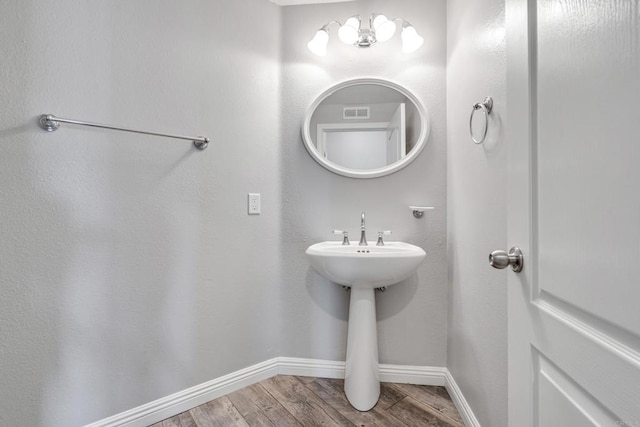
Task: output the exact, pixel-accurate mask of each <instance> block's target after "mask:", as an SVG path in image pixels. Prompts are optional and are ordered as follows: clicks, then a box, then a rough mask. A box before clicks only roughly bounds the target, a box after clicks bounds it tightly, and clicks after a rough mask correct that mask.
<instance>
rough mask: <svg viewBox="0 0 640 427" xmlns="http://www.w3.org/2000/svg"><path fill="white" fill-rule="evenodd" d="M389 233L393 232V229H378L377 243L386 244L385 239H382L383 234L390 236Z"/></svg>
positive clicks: (379, 244)
mask: <svg viewBox="0 0 640 427" xmlns="http://www.w3.org/2000/svg"><path fill="white" fill-rule="evenodd" d="M389 234H391V230H385V231H378V243H376V246H384V240H382V236H383V235H386V236H388V235H389Z"/></svg>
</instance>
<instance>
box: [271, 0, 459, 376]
mask: <svg viewBox="0 0 640 427" xmlns="http://www.w3.org/2000/svg"><path fill="white" fill-rule="evenodd" d="M445 6H446V4H445V1H444V0H438V1H420V0H402V1H394V2H389V1H354V2H346V3H334V4H325V5H308V6H291V7H286V8H284V9H283V15H282V28H283V34H282V62H283V64H282V67H283V68H282V82H283V84H282V117H283V121H282V145H281V148H282V164H281V181H282V199H283V206H282V212H281V215H282V223H283V226H284V228H283V245H282V259H283V265H282V268H283V275H284V276H283V277H284V279H283V281H282V287H281V289H282V302H283V307H286V310H287V313H288V314H287V316H288V319H287V321H286V322H285V324H284V330H283V334H284V336H285V337H287V339H286V340H285V341H284V343H283V349H284V355H286V356H292V357H315V358H324V359H332V360H343V359H344V357H345V344H346V321H347V308H348V298H349V296H348V294H347V293H345V292H344V291H343V290H342V289H341V288H340V287H339V286H336V285H335V284H332V283H330V282H328V281H326V280H325V279H323V278H322V277H320V276H319V275H318V274H316V273H315V272H314V271H312V270H311V269H310V267H309V263H308V262H307V260H306V259H305V256H304V250H305V249H306V248H307V246H309V245H310V244H312V243H315V242H318V241H323V240H332V239H338V238H339V237H337V236H332V235H331V230H332V229H336V228H337V229H346V230H349V231H350V233H351V236H352V237H353V238H354V239H355V240H357V239H358V237H359V236H358V233H359V225H360V212H361V211H365V212H366V213H367V227H368V230H369V235H368V237H369V238H370V239H373V238H375V233H376V232H377V231H379V230H392V231H393V233H394V234H393V235H392V238H393V239H394V240H405V241H408V242H411V243H414V244H417V245H419V246H421V247H422V248H424V249H425V250H426V252H427V259H426V261H425V263H424V264H423V265H422V266H421V268H420V269H419V271H418V274H417V276H415V277H413V278H412V279H409V280H407V281H406V282H405V283H403V284H400V285H396V286H392V287H390V288H388V289H387V291H386V293H384V294H382V295H380V294H378V296H377V309H378V334H379V346H380V362H381V363H398V364H409V365H430V366H444V365H445V363H446V326H447V305H446V298H447V279H446V275H447V271H446V249H445V239H446V237H445V230H446V199H445V195H446V129H445V124H446V122H445V120H446V116H445V84H446V83H445V66H446V28H445V25H446V7H445ZM372 12H384V13H385V14H387V16H389V17H396V16H400V17H405V18H407V19H410V20H411V23H412V24H414V25H415V27H416V28H417V29H418V31H419V32H420V33H421V35H422V36H423V37H424V38H425V45H424V47H423V48H422V49H420V50H419V51H417V52H415V53H414V54H410V55H407V54H403V53H402V52H401V51H400V45H401V42H400V36H399V34H396V35H395V36H394V38H393V39H392V40H391V41H389V42H387V43H384V44H378V45H376V46H374V47H372V48H370V49H368V50H365V49H355V48H353V47H352V46H347V45H344V44H343V43H342V42H340V41H339V39H338V38H337V34H336V33H337V32H336V31H335V26H332V27H331V28H330V41H329V46H328V49H329V52H328V54H327V56H326V57H318V56H315V55H313V54H312V53H311V52H309V51H308V50H307V48H306V43H307V42H308V41H309V40H310V39H311V38H312V37H313V35H314V34H315V31H316V30H317V29H318V28H320V27H321V26H322V25H324V24H325V23H327V22H329V21H331V20H339V21H343V22H344V20H345V19H346V18H348V17H349V16H352V15H355V14H360V15H361V16H365V17H368V16H369V14H370V13H372ZM357 77H378V78H385V79H389V80H392V81H394V82H396V83H399V84H400V85H402V86H404V87H406V88H408V89H409V90H411V91H413V92H414V93H415V94H416V96H417V97H418V98H419V99H420V100H421V101H422V102H423V103H424V105H425V106H426V108H427V110H428V111H429V114H430V116H431V135H430V137H429V141H428V144H427V146H426V148H425V149H424V151H423V152H422V154H421V155H420V156H419V157H418V158H417V159H416V160H415V161H414V162H413V163H412V164H411V165H409V166H408V167H407V168H405V169H403V170H401V171H399V172H397V173H395V174H393V175H389V176H386V177H381V178H376V179H368V180H362V179H352V178H346V177H342V176H338V175H335V174H333V173H331V172H329V171H327V170H325V169H323V168H322V167H321V166H320V165H318V164H317V163H316V162H315V161H314V160H313V159H312V158H311V157H310V156H309V154H308V153H307V152H306V150H305V148H304V146H303V144H302V141H301V137H300V125H301V123H302V120H303V117H304V114H305V112H306V111H307V108H308V107H309V106H310V104H311V103H312V102H313V100H314V98H315V97H316V96H317V95H319V94H321V93H322V92H324V90H326V89H327V88H328V87H330V86H331V85H333V84H335V83H337V82H341V81H344V80H348V79H352V78H357ZM413 204H418V205H421V204H425V205H428V206H435V207H436V209H435V210H434V211H430V212H427V213H426V214H425V217H424V218H423V219H421V220H418V219H415V218H414V217H413V216H412V215H411V211H410V210H409V208H408V205H413Z"/></svg>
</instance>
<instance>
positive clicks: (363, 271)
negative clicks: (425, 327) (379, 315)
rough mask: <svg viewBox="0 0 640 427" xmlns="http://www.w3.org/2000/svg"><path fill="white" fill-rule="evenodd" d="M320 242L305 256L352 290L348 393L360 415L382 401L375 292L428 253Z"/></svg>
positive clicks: (402, 246) (404, 246) (403, 246)
mask: <svg viewBox="0 0 640 427" xmlns="http://www.w3.org/2000/svg"><path fill="white" fill-rule="evenodd" d="M368 243H369V245H368V246H359V245H358V244H352V245H346V246H343V245H342V243H341V242H322V243H316V244H315V245H311V246H309V248H308V249H307V252H306V253H307V257H308V258H309V261H311V266H312V267H313V268H314V269H315V270H316V271H317V272H318V273H320V274H321V275H322V276H324V277H326V278H327V279H329V280H331V281H333V282H336V283H339V284H341V285H344V286H349V287H351V295H350V302H349V329H348V332H347V360H346V364H345V372H344V391H345V394H346V395H347V399H348V400H349V402H350V403H351V405H352V406H353V407H354V408H356V409H357V410H359V411H368V410H369V409H371V408H373V407H374V406H375V404H376V402H377V401H378V398H379V397H380V369H379V366H378V335H377V331H376V301H375V292H374V288H380V287H383V286H389V285H393V284H395V283H398V282H401V281H403V280H404V279H406V278H408V277H410V276H411V275H412V274H414V273H415V271H416V269H417V268H418V266H419V265H420V263H421V262H422V260H424V258H425V256H426V253H425V252H424V251H423V250H422V249H421V248H419V247H417V246H414V245H410V244H409V243H403V242H385V244H384V246H376V244H375V242H368Z"/></svg>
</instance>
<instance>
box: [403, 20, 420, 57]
mask: <svg viewBox="0 0 640 427" xmlns="http://www.w3.org/2000/svg"><path fill="white" fill-rule="evenodd" d="M423 43H424V39H423V38H422V37H420V36H419V35H418V32H417V31H416V29H415V28H413V26H411V25H408V26H406V27H404V28H403V29H402V51H403V52H404V53H411V52H415V51H416V50H418V49H419V48H420V46H422V44H423Z"/></svg>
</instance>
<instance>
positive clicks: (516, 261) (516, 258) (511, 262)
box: [489, 246, 524, 273]
mask: <svg viewBox="0 0 640 427" xmlns="http://www.w3.org/2000/svg"><path fill="white" fill-rule="evenodd" d="M489 264H491V267H493V268H497V269H500V270H502V269H503V268H507V267H509V266H511V269H512V270H513V271H515V272H516V273H519V272H520V271H522V267H523V266H524V257H523V256H522V251H521V250H520V248H518V247H517V246H514V247H512V248H511V249H509V253H507V252H505V251H493V252H491V253H490V254H489Z"/></svg>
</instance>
